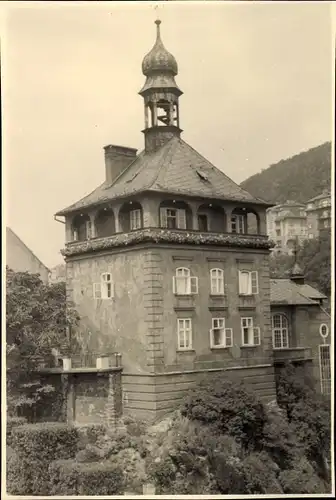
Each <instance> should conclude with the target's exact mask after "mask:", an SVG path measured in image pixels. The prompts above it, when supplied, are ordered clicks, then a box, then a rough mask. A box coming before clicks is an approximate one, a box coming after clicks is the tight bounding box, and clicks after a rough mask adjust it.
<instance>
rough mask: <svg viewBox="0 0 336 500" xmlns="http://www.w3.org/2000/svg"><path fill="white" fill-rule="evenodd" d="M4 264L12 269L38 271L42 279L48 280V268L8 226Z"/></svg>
mask: <svg viewBox="0 0 336 500" xmlns="http://www.w3.org/2000/svg"><path fill="white" fill-rule="evenodd" d="M6 265H7V266H9V267H10V268H11V269H13V271H17V272H24V271H28V272H30V273H38V274H39V275H40V277H41V280H42V281H44V282H45V283H47V282H48V276H49V269H48V268H47V267H46V266H45V265H44V264H43V263H42V262H41V261H40V259H39V258H38V257H36V255H35V254H34V253H33V252H32V251H31V250H30V248H28V247H27V245H25V244H24V243H23V241H22V240H21V239H20V238H19V237H18V236H17V235H16V234H15V233H14V231H12V229H10V228H9V227H6Z"/></svg>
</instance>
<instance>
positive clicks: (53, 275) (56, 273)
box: [49, 264, 66, 283]
mask: <svg viewBox="0 0 336 500" xmlns="http://www.w3.org/2000/svg"><path fill="white" fill-rule="evenodd" d="M60 281H66V269H65V264H58V265H57V266H55V267H53V268H52V269H51V270H50V273H49V283H59V282H60Z"/></svg>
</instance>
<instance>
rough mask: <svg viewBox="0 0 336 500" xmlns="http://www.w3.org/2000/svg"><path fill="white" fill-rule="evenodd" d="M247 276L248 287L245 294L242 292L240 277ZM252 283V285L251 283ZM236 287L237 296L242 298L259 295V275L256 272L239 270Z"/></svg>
mask: <svg viewBox="0 0 336 500" xmlns="http://www.w3.org/2000/svg"><path fill="white" fill-rule="evenodd" d="M244 274H248V275H249V280H248V286H247V293H245V292H244V291H243V290H242V275H244ZM253 282H254V283H253ZM238 287H239V295H242V296H245V297H246V296H248V297H249V296H252V295H258V294H259V275H258V271H247V270H246V269H239V271H238Z"/></svg>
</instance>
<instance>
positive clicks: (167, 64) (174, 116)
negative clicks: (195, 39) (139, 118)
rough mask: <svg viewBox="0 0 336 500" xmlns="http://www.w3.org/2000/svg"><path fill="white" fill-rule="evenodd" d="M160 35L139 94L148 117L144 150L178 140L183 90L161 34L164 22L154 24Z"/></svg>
mask: <svg viewBox="0 0 336 500" xmlns="http://www.w3.org/2000/svg"><path fill="white" fill-rule="evenodd" d="M155 23H156V28H157V33H156V42H155V45H154V47H153V48H152V50H151V51H150V52H149V53H148V54H147V55H146V56H145V58H144V60H143V62H142V72H143V74H144V75H145V76H146V82H145V85H144V86H143V88H142V89H141V91H140V92H139V94H140V95H141V96H142V97H143V99H144V113H145V128H144V130H143V133H144V135H145V150H146V151H148V152H151V151H155V150H156V149H158V148H160V147H161V146H163V145H164V144H165V143H166V142H167V141H168V140H170V139H171V138H172V137H174V136H177V137H179V136H180V134H181V132H182V130H181V129H180V117H179V97H180V96H181V95H182V92H181V90H180V89H179V88H178V86H177V84H176V82H175V76H176V75H177V73H178V68H177V62H176V60H175V58H174V56H173V55H172V54H170V53H169V52H168V51H167V49H166V48H165V47H164V45H163V43H162V40H161V34H160V24H161V21H160V20H157V21H155Z"/></svg>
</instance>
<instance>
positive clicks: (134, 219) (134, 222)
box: [129, 208, 142, 231]
mask: <svg viewBox="0 0 336 500" xmlns="http://www.w3.org/2000/svg"><path fill="white" fill-rule="evenodd" d="M129 217H130V231H136V230H137V229H141V227H142V221H141V208H134V209H132V210H130V216H129Z"/></svg>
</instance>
